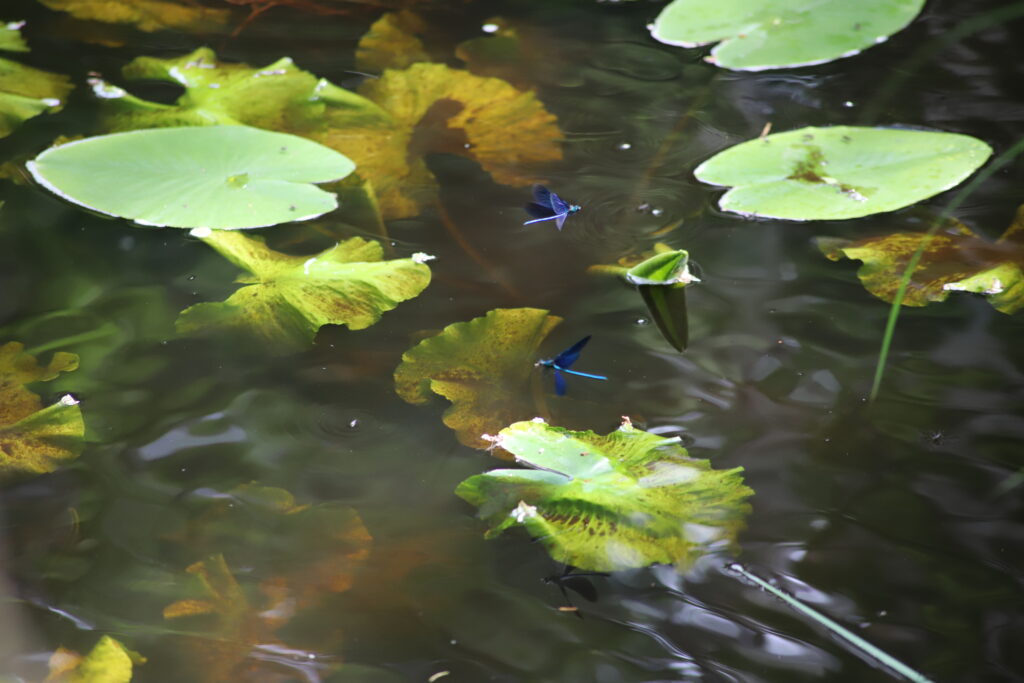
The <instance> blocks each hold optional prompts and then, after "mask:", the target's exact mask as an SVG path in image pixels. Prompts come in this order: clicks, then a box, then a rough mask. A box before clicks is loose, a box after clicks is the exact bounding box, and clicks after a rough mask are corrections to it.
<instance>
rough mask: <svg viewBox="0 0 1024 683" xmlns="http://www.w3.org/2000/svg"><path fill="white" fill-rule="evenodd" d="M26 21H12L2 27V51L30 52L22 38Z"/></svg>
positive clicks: (0, 33)
mask: <svg viewBox="0 0 1024 683" xmlns="http://www.w3.org/2000/svg"><path fill="white" fill-rule="evenodd" d="M24 25H25V22H24V21H12V22H10V23H7V24H4V25H3V26H0V50H4V51H6V52H28V43H26V42H25V39H24V38H22V37H21V27H22V26H24Z"/></svg>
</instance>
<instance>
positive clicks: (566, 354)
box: [537, 335, 608, 396]
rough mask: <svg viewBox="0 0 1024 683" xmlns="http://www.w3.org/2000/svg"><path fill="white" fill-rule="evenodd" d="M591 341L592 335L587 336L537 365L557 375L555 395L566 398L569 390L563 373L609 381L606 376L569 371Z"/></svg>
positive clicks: (538, 362)
mask: <svg viewBox="0 0 1024 683" xmlns="http://www.w3.org/2000/svg"><path fill="white" fill-rule="evenodd" d="M589 341H590V335H587V336H586V337H584V338H583V339H580V340H579V341H578V342H576V343H575V344H573V345H572V346H570V347H569V348H567V349H566V350H565V351H562V352H561V353H560V354H558V355H557V356H555V357H554V358H545V359H543V360H539V361H537V365H540V366H541V367H545V368H550V369H551V370H552V371H553V372H554V373H555V393H556V394H558V395H559V396H565V391H566V389H567V386H566V382H565V375H563V374H562V373H563V372H564V373H567V374H570V375H576V376H577V377H588V378H590V379H600V380H606V379H608V378H607V377H605V376H604V375H594V374H591V373H589V372H580V371H578V370H570V369H569V368H570V367H571V366H572V364H573V363H575V362H576V359H578V358H579V357H580V351H582V350H583V347H584V346H586V345H587V342H589Z"/></svg>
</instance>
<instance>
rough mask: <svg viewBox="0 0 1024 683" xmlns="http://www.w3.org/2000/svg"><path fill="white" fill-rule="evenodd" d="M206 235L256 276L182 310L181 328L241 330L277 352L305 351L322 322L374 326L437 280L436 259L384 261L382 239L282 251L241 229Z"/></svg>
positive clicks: (184, 331)
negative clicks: (310, 252)
mask: <svg viewBox="0 0 1024 683" xmlns="http://www.w3.org/2000/svg"><path fill="white" fill-rule="evenodd" d="M203 241H204V242H206V243H207V244H209V245H210V246H211V247H213V248H214V249H216V250H217V251H218V252H220V254H222V255H223V256H224V257H226V258H227V259H228V260H229V261H231V262H232V263H234V264H235V265H237V266H238V267H239V268H243V269H244V270H246V271H248V272H249V275H243V276H240V277H239V278H238V282H241V283H243V284H245V285H246V286H245V287H242V288H241V289H239V290H238V291H236V292H235V293H234V294H232V295H231V296H230V297H228V299H227V300H226V301H224V302H221V303H201V304H196V305H195V306H191V307H190V308H187V309H185V310H184V311H182V313H181V315H180V316H179V317H178V322H177V329H178V331H179V332H180V333H182V334H193V333H196V332H206V331H211V332H213V331H216V332H218V333H225V332H226V333H235V334H238V335H239V336H241V337H242V338H251V337H255V338H256V339H257V340H259V341H260V342H262V343H264V344H265V345H267V346H269V347H271V348H272V349H275V350H280V351H290V350H296V349H302V348H303V347H305V346H306V345H308V344H310V343H312V341H313V338H314V337H315V336H316V333H317V330H319V329H320V328H321V327H322V326H323V325H347V326H348V327H349V329H352V330H361V329H364V328H367V327H369V326H370V325H372V324H374V323H375V322H377V321H378V320H379V319H380V316H381V315H382V314H383V313H384V312H385V311H390V310H391V309H393V308H395V307H396V306H397V305H398V304H399V303H400V302H402V301H406V300H407V299H412V298H413V297H415V296H417V295H419V293H420V292H422V291H423V289H424V288H425V287H426V286H427V285H428V284H429V283H430V268H428V267H427V266H426V265H424V261H426V260H427V259H429V257H427V256H425V255H423V254H417V255H415V256H414V257H412V258H405V259H395V260H392V261H383V260H381V259H382V258H383V253H384V252H383V248H382V247H381V245H380V243H379V242H371V241H367V240H364V239H362V238H360V237H353V238H351V239H348V240H346V241H344V242H340V243H339V244H337V245H336V246H334V247H332V248H330V249H327V250H326V251H323V252H321V253H319V254H317V255H315V256H312V257H307V256H291V255H288V254H282V253H280V252H277V251H274V250H272V249H270V248H268V247H267V246H266V245H265V244H263V242H262V241H261V240H259V239H256V238H251V237H247V236H245V235H242V234H240V233H237V232H226V231H222V230H216V231H212V232H211V233H209V234H206V235H204V236H203Z"/></svg>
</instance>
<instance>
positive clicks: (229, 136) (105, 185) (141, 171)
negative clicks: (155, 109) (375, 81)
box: [28, 126, 355, 230]
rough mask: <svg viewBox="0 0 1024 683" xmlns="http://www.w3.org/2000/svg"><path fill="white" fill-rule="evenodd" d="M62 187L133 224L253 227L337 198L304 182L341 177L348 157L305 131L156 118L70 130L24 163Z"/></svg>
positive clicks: (329, 206)
mask: <svg viewBox="0 0 1024 683" xmlns="http://www.w3.org/2000/svg"><path fill="white" fill-rule="evenodd" d="M28 169H29V171H30V172H31V173H32V176H33V177H34V178H35V179H36V181H37V182H39V183H40V184H41V185H43V186H44V187H45V188H47V189H48V190H50V191H51V192H54V193H55V194H57V195H59V196H60V197H62V198H64V199H66V200H68V201H70V202H72V203H75V204H78V205H80V206H84V207H86V208H88V209H91V210H93V211H98V212H100V213H104V214H108V215H111V216H118V217H121V218H128V219H131V220H133V221H135V222H136V223H138V224H140V225H146V226H155V227H173V228H214V229H222V230H223V229H241V228H259V227H264V226H268V225H276V224H278V223H287V222H290V221H301V220H307V219H310V218H315V217H317V216H320V215H322V214H324V213H327V212H328V211H333V210H334V209H335V208H337V206H338V202H337V199H336V197H335V196H334V195H333V194H331V193H330V192H325V191H324V190H321V189H320V188H318V187H315V186H314V185H312V183H325V182H329V181H333V180H339V179H341V178H344V177H345V176H347V175H348V174H349V173H351V172H352V171H353V170H354V169H355V164H353V163H352V161H351V160H349V159H348V158H347V157H345V156H344V155H342V154H339V153H338V152H335V151H334V150H332V149H330V148H328V147H324V146H323V145H320V144H318V143H316V142H313V141H311V140H306V139H305V138H300V137H297V136H294V135H288V134H285V133H274V132H270V131H266V130H260V129H258V128H249V127H246V126H204V127H188V128H154V129H148V130H136V131H131V132H128V133H115V134H113V135H101V136H98V137H92V138H86V139H84V140H77V141H74V142H70V143H68V144H66V145H60V146H58V147H52V148H50V149H48V150H46V151H45V152H43V153H42V154H40V155H39V156H38V157H36V159H35V160H34V161H30V162H29V163H28Z"/></svg>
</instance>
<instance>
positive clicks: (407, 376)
mask: <svg viewBox="0 0 1024 683" xmlns="http://www.w3.org/2000/svg"><path fill="white" fill-rule="evenodd" d="M561 321H562V319H561V318H559V317H557V316H553V315H548V312H547V311H544V310H540V309H537V308H497V309H495V310H493V311H489V312H488V313H487V315H484V316H482V317H479V318H474V319H473V320H470V321H469V322H459V323H453V324H451V325H449V326H448V327H446V328H444V330H443V331H442V332H441V333H440V334H438V335H435V336H433V337H430V338H428V339H424V340H423V341H421V342H420V343H419V344H417V345H416V346H414V347H413V348H411V349H409V350H408V351H406V352H405V353H404V354H403V355H402V363H401V364H400V365H399V366H398V368H396V369H395V391H396V392H398V395H399V396H401V397H402V399H403V400H405V401H408V402H409V403H413V404H424V403H427V402H428V401H429V400H430V398H431V395H432V394H437V395H439V396H443V397H444V398H446V399H448V400H449V401H451V402H452V405H451V407H450V408H449V409H448V410H446V411H445V413H444V423H445V424H446V425H447V426H448V427H450V428H451V429H454V430H455V433H456V435H457V436H458V439H459V441H460V442H461V443H463V444H465V445H467V446H470V447H472V448H480V449H487V450H490V449H493V448H494V444H493V443H492V442H491V441H490V440H489V439H488V438H486V436H487V435H489V434H495V433H497V431H498V430H499V429H501V428H502V427H504V426H505V425H507V424H510V423H511V422H515V421H516V420H523V419H529V418H531V417H533V416H534V415H536V414H537V410H536V408H535V407H534V405H533V403H532V402H530V401H529V400H528V399H529V391H528V389H529V384H530V378H531V377H532V376H533V375H534V372H535V370H534V362H535V361H536V360H537V352H538V349H539V348H540V345H541V342H543V341H544V339H545V337H547V336H548V334H550V332H551V330H553V329H554V328H555V326H556V325H558V323H560V322H561Z"/></svg>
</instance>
